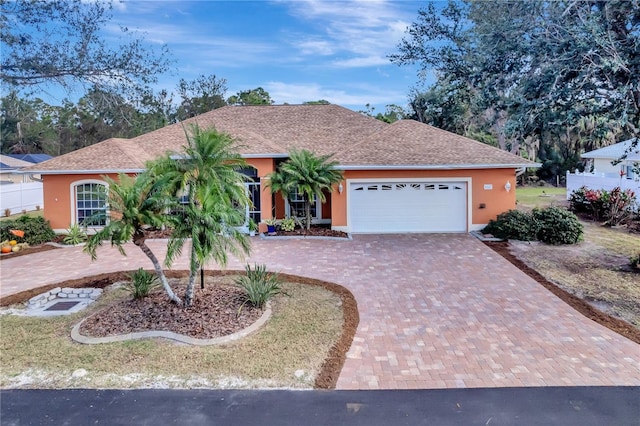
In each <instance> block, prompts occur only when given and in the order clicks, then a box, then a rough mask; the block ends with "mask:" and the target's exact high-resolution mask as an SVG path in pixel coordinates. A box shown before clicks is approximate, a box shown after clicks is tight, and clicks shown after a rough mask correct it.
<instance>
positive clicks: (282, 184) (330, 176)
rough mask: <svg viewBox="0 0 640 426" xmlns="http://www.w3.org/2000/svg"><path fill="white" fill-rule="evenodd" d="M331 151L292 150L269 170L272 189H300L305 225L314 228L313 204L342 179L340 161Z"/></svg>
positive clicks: (287, 191) (287, 193) (287, 190)
mask: <svg viewBox="0 0 640 426" xmlns="http://www.w3.org/2000/svg"><path fill="white" fill-rule="evenodd" d="M331 157H332V155H321V156H317V155H315V154H314V153H312V152H310V151H307V150H305V149H303V150H301V151H297V150H296V151H291V152H290V153H289V159H288V160H287V161H285V162H284V163H282V164H280V167H279V168H278V170H276V171H275V172H272V173H270V174H269V183H268V185H269V188H270V189H271V192H272V193H276V192H280V193H281V194H282V196H283V197H285V198H288V197H289V194H290V193H292V192H294V191H297V193H298V194H299V195H302V197H303V199H304V205H305V225H306V227H307V230H309V229H310V228H311V205H312V204H313V202H314V199H315V198H316V197H317V199H318V201H319V202H321V203H324V202H325V201H326V196H325V194H324V192H325V191H329V192H331V191H332V190H333V185H335V184H337V183H338V182H340V181H341V180H342V179H343V176H342V172H341V171H340V170H337V169H336V168H335V167H336V166H337V165H338V162H337V161H330V160H331Z"/></svg>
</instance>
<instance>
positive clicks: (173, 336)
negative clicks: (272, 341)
mask: <svg viewBox="0 0 640 426" xmlns="http://www.w3.org/2000/svg"><path fill="white" fill-rule="evenodd" d="M269 318H271V304H270V303H269V302H267V306H266V308H265V310H264V312H263V314H262V315H261V316H260V318H258V320H257V321H256V322H254V323H253V324H251V325H250V326H249V327H247V328H244V329H242V330H240V331H237V332H235V333H233V334H229V335H227V336H221V337H215V338H213V339H198V338H195V337H189V336H185V335H184V334H180V333H174V332H173V331H159V330H152V331H139V332H135V333H127V334H119V335H116V336H107V337H88V336H83V335H82V334H80V326H81V325H82V323H83V322H85V321H86V320H87V318H85V319H83V320H82V321H80V322H79V323H78V324H76V325H74V326H73V328H72V329H71V338H72V339H73V340H75V341H76V342H78V343H82V344H88V345H94V344H100V343H115V342H124V341H127V340H135V339H148V338H152V337H161V338H164V339H170V340H175V341H177V342H180V343H186V344H188V345H194V346H211V345H221V344H225V343H231V342H234V341H236V340H240V339H242V338H244V337H247V336H249V335H250V334H253V333H255V332H256V331H258V330H259V329H260V328H262V326H263V325H265V324H266V322H267V321H268V320H269Z"/></svg>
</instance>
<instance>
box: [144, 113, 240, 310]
mask: <svg viewBox="0 0 640 426" xmlns="http://www.w3.org/2000/svg"><path fill="white" fill-rule="evenodd" d="M186 136H187V145H186V146H184V147H183V152H182V153H181V154H180V155H174V156H171V155H168V156H165V157H163V158H162V159H160V160H159V161H157V162H156V163H155V164H154V167H153V168H152V169H151V170H150V171H151V173H152V174H154V175H155V176H158V177H159V178H160V179H161V181H162V182H163V183H162V185H161V186H162V187H163V188H165V190H167V191H169V192H170V193H171V194H174V195H175V194H179V193H181V192H182V193H186V194H187V199H188V202H187V204H186V205H185V206H184V209H183V212H182V216H181V217H173V218H172V220H173V221H174V231H173V234H172V237H171V238H170V240H169V245H168V249H167V259H166V263H167V266H168V265H170V264H171V263H172V262H173V260H175V258H176V257H177V256H179V255H180V253H181V251H182V247H183V246H184V243H185V242H186V240H187V239H191V254H190V256H189V258H190V260H191V261H190V274H189V284H188V285H187V290H186V292H185V295H184V304H185V305H186V306H191V305H192V304H193V294H194V283H195V277H196V274H197V271H198V269H200V268H201V267H202V266H203V265H204V264H205V263H206V262H207V261H208V260H209V259H214V260H215V261H216V262H217V263H218V264H219V265H221V266H225V265H226V264H227V260H228V258H227V253H228V252H231V253H232V254H233V255H235V256H241V255H242V254H248V253H249V240H248V239H247V237H246V236H245V235H244V234H243V233H241V232H239V231H238V230H237V229H236V227H238V226H240V225H242V224H243V223H244V222H245V219H246V217H245V209H246V206H247V205H248V204H249V202H250V200H249V196H248V194H247V191H246V188H245V185H244V183H245V181H246V179H247V178H246V176H245V175H244V174H242V173H241V169H242V168H243V167H246V163H245V162H244V160H243V159H242V158H241V157H240V155H239V154H237V153H236V152H235V141H234V139H232V138H231V137H230V136H229V135H227V134H224V133H219V132H218V131H217V130H216V129H206V130H202V129H200V127H198V126H197V125H194V126H192V127H191V129H190V132H187V134H186Z"/></svg>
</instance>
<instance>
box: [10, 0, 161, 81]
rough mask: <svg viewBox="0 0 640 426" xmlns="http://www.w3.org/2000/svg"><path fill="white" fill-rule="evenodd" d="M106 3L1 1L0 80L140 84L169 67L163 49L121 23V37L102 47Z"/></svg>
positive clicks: (108, 8) (107, 14)
mask: <svg viewBox="0 0 640 426" xmlns="http://www.w3.org/2000/svg"><path fill="white" fill-rule="evenodd" d="M112 7H113V6H112V4H111V2H105V1H91V2H87V1H82V0H65V1H62V0H54V1H29V0H16V1H1V2H0V47H1V48H2V55H1V59H0V60H1V65H2V66H1V67H0V79H1V80H2V82H4V83H6V84H8V85H12V86H16V87H21V88H25V87H34V86H37V85H42V84H44V83H55V84H59V85H61V86H64V87H67V88H70V87H71V86H73V85H74V84H77V83H81V84H85V85H101V86H102V85H104V86H110V87H145V86H147V85H148V84H150V83H153V82H155V81H156V75H157V74H159V73H162V72H164V71H165V70H167V68H168V66H169V60H168V54H167V49H166V47H164V48H163V49H162V50H161V51H160V52H155V51H154V50H153V49H152V48H151V47H150V46H148V45H145V43H144V40H143V39H141V38H139V37H134V36H132V35H131V34H130V33H129V32H128V30H127V28H121V31H122V35H123V37H124V39H125V41H124V42H123V43H122V44H121V45H120V46H118V47H116V48H110V47H109V46H107V43H106V41H105V38H104V37H103V36H102V35H101V31H102V29H103V28H104V27H105V26H106V24H107V23H108V22H109V20H110V18H111V10H112Z"/></svg>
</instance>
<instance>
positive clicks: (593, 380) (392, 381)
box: [0, 234, 640, 389]
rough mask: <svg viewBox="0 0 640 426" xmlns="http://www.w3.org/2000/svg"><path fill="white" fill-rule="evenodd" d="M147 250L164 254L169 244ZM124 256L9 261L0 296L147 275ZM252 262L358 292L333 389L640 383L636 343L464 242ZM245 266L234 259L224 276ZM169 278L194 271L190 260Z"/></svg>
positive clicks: (367, 240)
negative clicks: (119, 274)
mask: <svg viewBox="0 0 640 426" xmlns="http://www.w3.org/2000/svg"><path fill="white" fill-rule="evenodd" d="M149 245H150V247H151V248H152V249H153V250H154V252H155V253H157V254H160V253H163V252H164V251H165V246H166V242H164V241H150V242H149ZM127 254H128V256H127V257H122V256H121V255H120V254H119V253H118V251H117V250H116V249H113V248H110V247H103V248H100V249H99V250H98V260H97V261H96V262H91V260H90V258H89V257H88V256H87V255H86V254H83V253H82V248H81V247H74V248H65V249H59V250H51V251H47V252H42V253H36V254H32V255H29V256H23V257H17V258H15V259H5V260H3V261H2V263H1V264H0V267H1V269H0V295H1V296H6V295H9V294H13V293H16V292H19V291H22V290H26V289H30V288H35V287H39V286H42V285H47V284H53V283H56V282H61V281H64V280H68V279H73V278H80V277H83V276H88V275H95V274H99V273H105V272H112V271H118V270H131V269H136V268H138V267H140V266H142V267H145V268H150V267H151V264H150V262H149V261H148V260H147V259H146V258H145V257H144V255H143V254H142V252H140V250H139V249H137V248H136V247H134V246H132V245H131V246H128V247H127ZM246 261H247V262H250V263H253V262H257V263H265V264H267V265H268V267H269V269H270V270H274V271H280V272H286V273H288V274H294V275H301V276H305V277H310V278H316V279H321V280H325V281H332V282H335V283H338V284H340V285H343V286H345V287H347V288H348V289H349V290H351V292H352V293H353V294H354V296H355V298H356V300H357V302H358V309H359V311H360V325H359V326H358V330H357V333H356V336H355V338H354V342H353V344H352V346H351V349H350V350H349V353H348V354H347V360H346V362H345V365H344V368H343V370H342V373H341V375H340V378H339V380H338V384H337V388H338V389H434V388H473V387H519V386H626V385H635V386H638V385H640V345H638V344H636V343H634V342H632V341H630V340H628V339H626V338H624V337H622V336H620V335H618V334H616V333H614V332H612V331H610V330H608V329H606V328H604V327H602V326H600V325H599V324H597V323H595V322H593V321H591V320H589V319H587V318H586V317H584V316H582V315H581V314H579V313H578V312H576V311H575V310H573V308H571V307H569V306H568V305H567V304H565V303H564V302H562V301H561V300H560V299H558V298H557V297H555V296H554V295H553V294H551V293H550V292H549V291H547V290H546V289H544V288H543V287H542V286H540V285H539V284H537V283H536V282H535V281H534V280H532V279H531V278H529V277H528V276H527V275H525V274H524V273H522V272H521V271H520V270H518V269H517V268H515V267H514V266H513V265H512V264H511V263H509V262H508V261H506V260H505V259H503V258H502V257H501V256H500V255H498V254H496V253H495V252H493V251H492V250H491V249H490V248H488V247H486V246H485V245H484V244H482V243H481V242H480V241H478V240H476V239H475V238H474V237H472V236H469V235H463V234H411V235H357V236H354V238H353V240H352V241H335V240H331V241H329V240H260V239H258V238H255V239H253V240H252V255H251V257H250V258H248V259H246ZM243 266H244V262H240V261H238V260H235V259H233V260H231V261H230V263H229V265H228V269H242V268H243ZM209 267H211V268H214V267H215V265H209ZM174 268H175V269H187V268H188V261H187V259H186V257H184V256H183V257H182V258H180V259H178V261H177V262H176V264H175V265H174ZM13 271H22V273H20V274H16V273H13ZM9 277H10V279H9Z"/></svg>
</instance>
